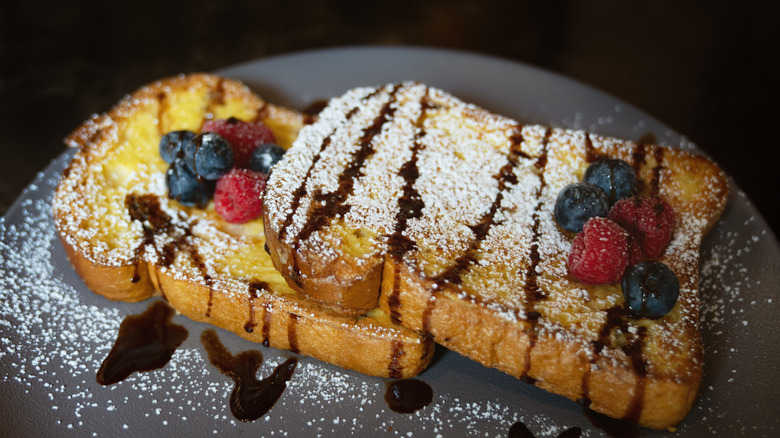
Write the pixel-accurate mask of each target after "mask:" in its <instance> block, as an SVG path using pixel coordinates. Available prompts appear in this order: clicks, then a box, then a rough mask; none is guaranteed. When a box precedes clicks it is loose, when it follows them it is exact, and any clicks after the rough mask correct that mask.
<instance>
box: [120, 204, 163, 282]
mask: <svg viewBox="0 0 780 438" xmlns="http://www.w3.org/2000/svg"><path fill="white" fill-rule="evenodd" d="M125 208H126V209H127V213H128V215H129V216H130V220H133V221H138V222H140V223H141V226H142V228H141V229H142V230H143V238H142V239H141V243H140V244H139V245H138V246H137V247H136V248H135V250H134V253H133V258H132V262H133V263H134V265H135V273H134V274H133V278H132V279H131V280H130V281H131V282H133V283H138V282H139V281H140V280H141V276H140V273H139V271H138V269H139V267H140V265H139V263H138V259H139V258H140V257H141V254H142V253H143V251H144V249H145V248H146V247H148V246H150V245H151V246H152V247H154V245H153V244H154V236H156V235H158V234H166V235H170V234H172V233H173V232H174V230H175V228H174V226H173V225H172V224H171V218H170V216H168V215H167V214H166V213H165V212H164V211H162V209H161V208H160V200H159V199H157V197H156V196H154V195H137V194H135V193H128V194H127V195H126V196H125Z"/></svg>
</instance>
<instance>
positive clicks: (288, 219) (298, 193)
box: [279, 88, 382, 239]
mask: <svg viewBox="0 0 780 438" xmlns="http://www.w3.org/2000/svg"><path fill="white" fill-rule="evenodd" d="M381 90H382V88H377V89H376V90H374V91H373V92H372V93H370V94H369V95H367V96H366V97H364V98H363V99H361V103H362V102H366V101H368V100H369V99H371V98H372V97H374V96H375V95H377V94H378V93H379V92H380V91H381ZM358 110H360V105H358V106H355V107H354V108H352V109H351V110H349V112H348V113H347V115H346V121H349V120H350V119H352V117H353V116H354V115H355V114H357V112H358ZM337 129H338V128H334V129H333V131H332V132H331V133H330V134H328V135H327V136H326V137H325V138H324V139H323V140H322V144H321V145H320V150H319V151H318V152H317V154H316V155H315V156H314V157H313V158H312V160H311V165H310V166H309V169H308V170H306V175H305V176H304V177H303V180H302V181H301V184H300V185H299V186H298V187H297V188H296V189H295V190H294V191H293V201H292V205H291V206H290V210H289V212H288V213H287V216H285V218H284V222H282V225H281V227H279V238H280V239H283V238H284V237H285V236H286V235H287V229H288V228H289V227H290V225H291V224H292V221H293V217H295V212H296V211H298V207H299V206H300V205H301V199H303V198H304V197H305V196H306V195H307V194H308V191H307V190H306V183H307V182H308V181H309V178H311V173H312V171H314V167H315V166H316V165H317V163H318V162H319V161H320V157H322V153H323V152H324V151H325V149H327V148H328V146H330V142H331V137H332V136H333V134H335V133H336V130H337Z"/></svg>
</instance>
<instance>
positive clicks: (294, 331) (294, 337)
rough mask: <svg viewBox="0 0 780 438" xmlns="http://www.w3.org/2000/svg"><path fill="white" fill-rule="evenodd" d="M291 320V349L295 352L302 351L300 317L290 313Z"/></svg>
mask: <svg viewBox="0 0 780 438" xmlns="http://www.w3.org/2000/svg"><path fill="white" fill-rule="evenodd" d="M289 315H290V321H289V325H288V326H287V342H288V343H289V344H290V351H292V352H293V353H300V352H301V350H300V349H299V348H298V318H299V316H298V315H296V314H294V313H290V314H289Z"/></svg>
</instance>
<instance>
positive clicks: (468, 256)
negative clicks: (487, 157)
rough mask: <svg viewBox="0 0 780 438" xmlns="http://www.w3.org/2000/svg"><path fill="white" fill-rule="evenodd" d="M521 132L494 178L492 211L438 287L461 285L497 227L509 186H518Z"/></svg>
mask: <svg viewBox="0 0 780 438" xmlns="http://www.w3.org/2000/svg"><path fill="white" fill-rule="evenodd" d="M521 131H522V127H519V126H518V127H516V128H515V134H513V135H512V137H510V138H511V139H512V140H513V143H512V147H511V148H510V150H509V153H508V154H507V163H506V164H505V165H504V166H502V167H501V169H499V171H498V173H497V174H496V175H494V176H493V177H494V178H495V179H496V180H498V192H497V193H496V197H495V198H493V203H492V204H491V205H490V209H489V210H488V211H487V212H486V213H485V214H483V215H482V217H481V218H480V220H479V223H477V224H476V225H473V226H471V227H470V229H471V231H472V232H473V233H474V239H472V240H471V243H470V244H469V247H468V249H466V251H464V252H463V254H461V255H460V256H458V258H457V259H455V263H453V264H452V266H450V267H449V268H447V269H446V270H445V271H444V272H442V273H441V274H439V275H438V276H437V277H436V278H435V279H434V282H435V283H436V284H437V285H439V286H442V285H443V284H445V283H450V284H456V285H459V284H461V282H462V278H461V276H462V275H463V273H464V272H466V271H467V270H468V269H469V268H470V267H471V265H472V264H474V262H476V261H477V257H476V252H477V248H478V247H479V245H480V244H481V243H482V241H483V240H485V237H487V235H488V232H490V228H491V227H493V225H496V222H495V216H496V213H497V212H498V209H499V208H500V207H501V201H502V200H503V199H504V193H505V192H506V190H507V189H508V184H517V175H515V167H517V165H518V163H519V159H520V157H521V152H522V151H521V150H520V147H519V145H520V144H521V143H522V141H523V140H522V135H521V134H520V132H521Z"/></svg>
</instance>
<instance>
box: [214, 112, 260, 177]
mask: <svg viewBox="0 0 780 438" xmlns="http://www.w3.org/2000/svg"><path fill="white" fill-rule="evenodd" d="M201 132H216V133H217V134H219V135H221V136H222V137H223V138H225V140H227V141H228V142H229V143H230V145H231V146H233V153H234V155H235V160H234V163H235V166H236V167H242V168H246V167H247V166H248V165H249V157H251V156H252V152H254V150H255V149H257V147H258V146H260V145H261V144H264V143H274V142H276V137H274V133H273V132H271V129H270V128H269V127H268V126H266V125H265V124H264V123H263V122H260V121H258V122H244V121H242V120H238V119H236V118H235V117H231V118H229V119H219V120H207V121H206V122H205V123H203V128H202V129H201Z"/></svg>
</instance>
